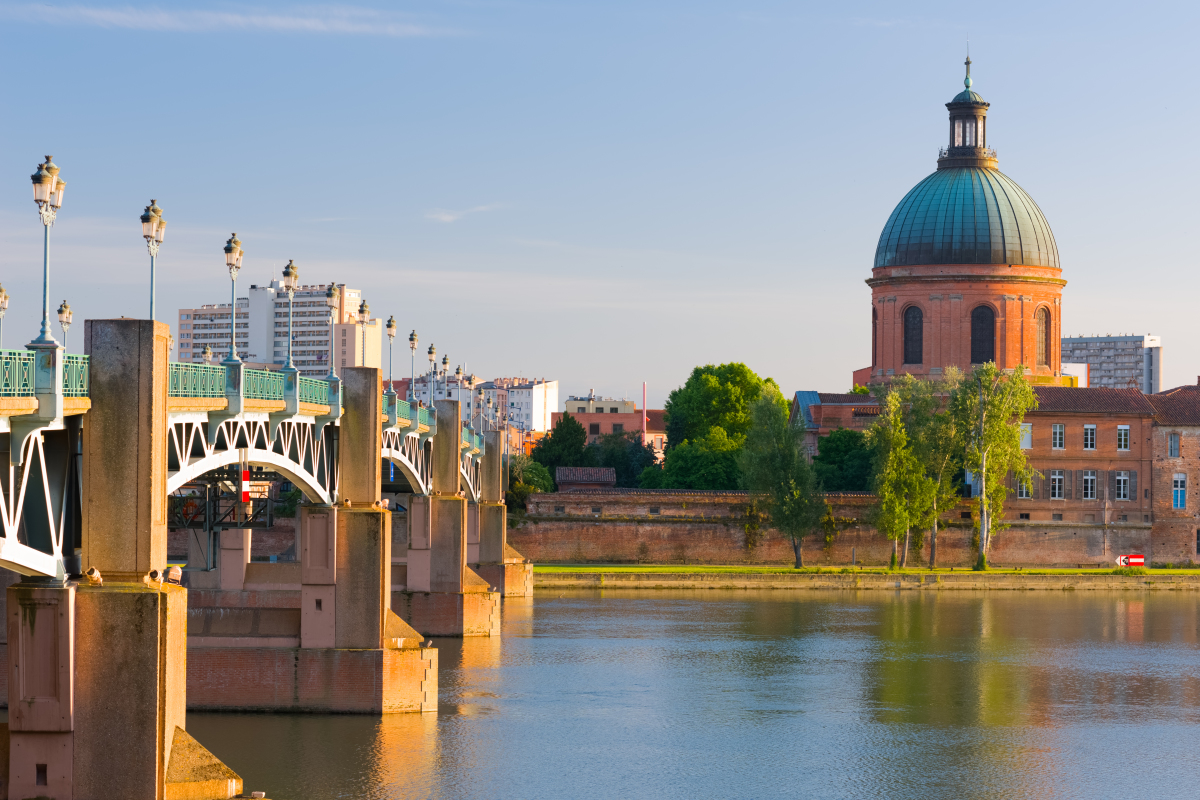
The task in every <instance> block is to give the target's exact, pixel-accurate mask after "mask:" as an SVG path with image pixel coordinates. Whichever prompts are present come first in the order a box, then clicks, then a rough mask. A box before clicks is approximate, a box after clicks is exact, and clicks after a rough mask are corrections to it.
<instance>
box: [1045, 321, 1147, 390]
mask: <svg viewBox="0 0 1200 800" xmlns="http://www.w3.org/2000/svg"><path fill="white" fill-rule="evenodd" d="M1062 360H1063V363H1064V364H1067V363H1070V364H1087V365H1088V369H1087V371H1088V386H1091V387H1097V386H1098V387H1101V388H1105V389H1139V390H1141V391H1143V392H1145V393H1146V394H1155V393H1157V392H1159V391H1162V339H1161V338H1160V337H1158V336H1150V335H1148V334H1147V335H1146V336H1071V337H1068V338H1065V339H1063V340H1062Z"/></svg>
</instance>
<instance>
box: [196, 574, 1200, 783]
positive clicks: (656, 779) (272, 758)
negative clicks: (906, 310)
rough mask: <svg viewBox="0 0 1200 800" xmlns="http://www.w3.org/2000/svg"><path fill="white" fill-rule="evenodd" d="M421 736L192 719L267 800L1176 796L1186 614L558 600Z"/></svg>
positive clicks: (277, 721)
mask: <svg viewBox="0 0 1200 800" xmlns="http://www.w3.org/2000/svg"><path fill="white" fill-rule="evenodd" d="M503 619H504V623H503V624H504V628H503V636H502V637H500V638H495V639H466V640H453V639H445V640H438V647H439V650H440V653H439V660H440V664H441V676H440V686H441V695H440V704H441V711H440V713H438V714H437V715H430V714H426V715H397V716H389V717H385V718H382V719H369V718H361V717H340V716H317V717H313V716H284V715H215V714H191V715H189V718H188V727H189V730H191V731H192V733H193V734H194V735H196V736H197V738H199V739H200V740H201V741H202V742H204V743H205V744H206V745H208V746H209V747H210V749H212V750H213V751H214V752H215V753H217V755H219V756H221V757H222V758H223V759H225V760H226V762H227V763H229V764H230V765H231V766H233V767H234V768H235V769H237V770H239V771H240V772H241V773H242V774H243V776H244V777H245V778H246V785H247V789H248V790H250V789H263V790H266V791H267V792H268V794H269V796H270V797H272V798H274V799H275V800H289V799H295V800H301V799H304V798H330V797H356V798H357V797H362V798H389V799H390V798H418V797H421V798H423V797H446V798H460V797H461V798H493V797H495V798H509V797H578V796H597V797H763V796H785V797H791V796H799V795H803V796H806V797H878V796H887V797H912V798H928V797H970V798H976V797H977V798H993V797H1019V796H1056V797H1058V796H1065V797H1116V796H1121V795H1123V794H1132V793H1140V794H1142V795H1147V796H1160V795H1162V796H1168V795H1175V794H1179V793H1180V789H1181V787H1183V786H1187V785H1190V781H1191V773H1192V772H1193V771H1194V769H1193V765H1194V764H1195V763H1196V758H1195V757H1194V756H1193V755H1192V749H1193V748H1192V747H1191V744H1190V741H1191V736H1192V731H1193V730H1194V727H1193V726H1194V725H1195V724H1196V723H1197V722H1198V721H1200V713H1198V709H1200V663H1198V661H1197V650H1198V648H1197V636H1198V632H1200V613H1198V600H1197V598H1196V596H1194V595H1189V594H1183V593H1176V592H1163V593H1137V594H1135V593H1129V592H1125V593H1111V594H1107V593H1091V592H1088V593H1083V592H1080V593H1071V592H1057V593H1049V592H1022V593H996V592H992V593H976V592H940V593H938V592H928V593H919V592H907V593H903V592H897V593H881V592H804V593H790V592H788V593H785V592H763V593H749V592H736V593H735V592H729V593H725V592H704V593H701V592H668V591H656V592H646V593H633V592H617V593H613V592H609V593H601V592H561V591H560V592H554V593H552V594H546V595H539V596H537V597H536V598H534V599H533V600H517V601H511V600H506V601H505V608H504V618H503Z"/></svg>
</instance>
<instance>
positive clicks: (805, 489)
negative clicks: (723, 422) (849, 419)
mask: <svg viewBox="0 0 1200 800" xmlns="http://www.w3.org/2000/svg"><path fill="white" fill-rule="evenodd" d="M781 400H782V397H781V396H780V394H779V390H778V389H776V388H775V387H774V386H770V385H768V386H764V387H763V392H762V396H761V397H759V398H758V400H756V401H755V402H754V403H753V404H752V405H751V406H750V428H749V431H748V432H747V434H746V443H745V446H743V448H742V451H741V453H740V454H739V456H738V462H739V465H740V466H741V471H742V483H743V485H744V486H745V487H746V489H747V490H748V491H749V492H750V494H751V496H752V497H753V498H754V502H755V503H756V504H757V506H758V508H760V509H761V510H762V511H763V512H764V513H765V514H766V516H767V518H768V519H769V520H770V522H771V527H773V528H775V530H777V531H779V532H780V533H781V534H783V535H784V536H786V537H787V538H788V539H790V540H791V543H792V552H793V553H794V554H795V556H796V569H800V568H801V567H803V566H804V554H803V552H802V551H801V547H800V545H801V542H802V541H803V539H804V537H805V536H807V535H808V534H809V533H812V532H813V531H814V530H817V529H818V528H820V526H821V517H822V516H823V515H824V513H825V497H824V495H822V494H821V492H820V490H819V489H818V486H817V480H816V475H815V474H814V473H813V469H812V465H811V464H809V462H808V457H807V455H806V454H805V453H804V452H803V450H802V444H803V441H804V439H803V436H804V433H803V431H802V430H800V429H799V428H797V427H796V426H794V425H792V424H791V423H790V422H789V421H788V412H787V410H786V406H785V405H784V404H783V403H782V402H781Z"/></svg>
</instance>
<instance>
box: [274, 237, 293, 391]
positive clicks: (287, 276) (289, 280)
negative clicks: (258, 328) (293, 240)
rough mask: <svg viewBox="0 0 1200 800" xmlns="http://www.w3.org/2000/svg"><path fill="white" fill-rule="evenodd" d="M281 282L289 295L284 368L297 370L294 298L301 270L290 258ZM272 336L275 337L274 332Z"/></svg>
mask: <svg viewBox="0 0 1200 800" xmlns="http://www.w3.org/2000/svg"><path fill="white" fill-rule="evenodd" d="M281 283H282V284H283V290H284V291H285V292H287V296H288V353H287V366H285V367H284V369H286V370H288V371H290V372H295V371H296V365H295V364H294V363H292V300H293V299H295V297H296V287H297V286H298V285H299V284H300V270H298V269H296V265H295V264H294V263H292V260H291V259H290V258H289V259H288V263H287V266H286V267H284V268H283V280H282V281H281ZM271 338H272V339H274V338H275V337H274V333H273V332H272V336H271Z"/></svg>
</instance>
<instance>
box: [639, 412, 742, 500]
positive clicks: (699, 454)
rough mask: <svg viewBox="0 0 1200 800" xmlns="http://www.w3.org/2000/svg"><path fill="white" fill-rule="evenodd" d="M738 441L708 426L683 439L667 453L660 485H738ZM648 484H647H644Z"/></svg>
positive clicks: (723, 486)
mask: <svg viewBox="0 0 1200 800" xmlns="http://www.w3.org/2000/svg"><path fill="white" fill-rule="evenodd" d="M739 449H740V442H735V441H733V440H732V439H730V438H729V437H728V436H726V435H725V431H724V430H723V429H721V428H715V427H714V428H712V429H710V430H709V432H708V435H706V436H703V437H701V438H699V439H697V440H696V441H694V442H692V441H685V442H684V443H683V444H681V445H679V446H678V447H676V448H675V449H674V450H672V451H671V452H670V454H669V455H668V456H667V459H666V463H665V465H664V466H663V469H662V470H661V472H662V475H661V484H660V485H659V486H658V487H654V488H660V489H725V490H728V489H736V488H738V485H739V475H740V471H739V470H738V463H737V454H738V450H739ZM646 488H651V487H646Z"/></svg>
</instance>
